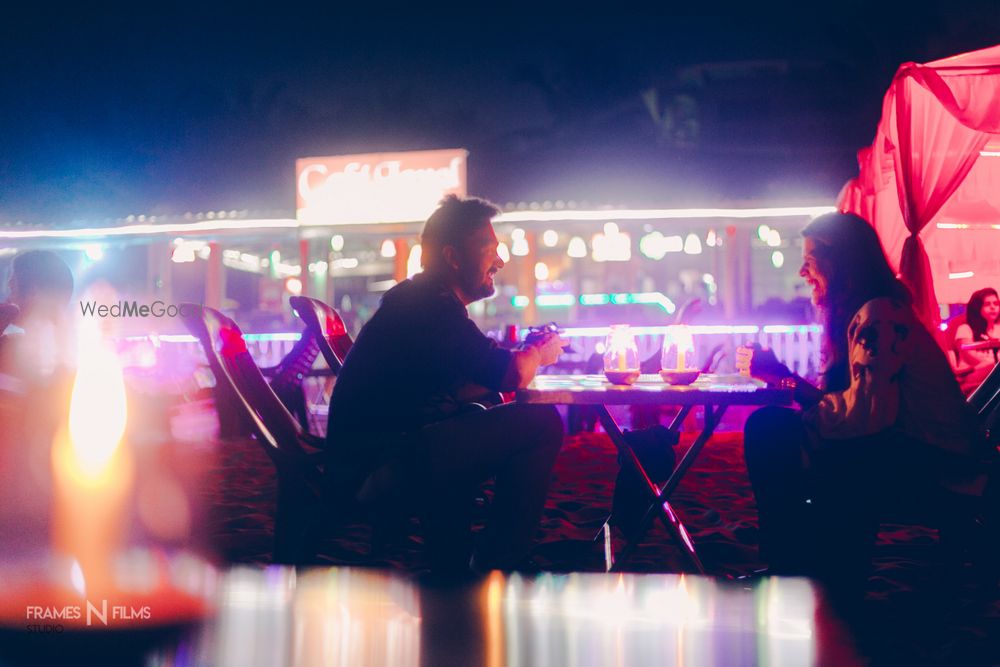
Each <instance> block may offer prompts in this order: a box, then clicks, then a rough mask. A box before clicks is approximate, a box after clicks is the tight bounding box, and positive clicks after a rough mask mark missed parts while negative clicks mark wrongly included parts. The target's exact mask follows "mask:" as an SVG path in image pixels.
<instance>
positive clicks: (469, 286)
mask: <svg viewBox="0 0 1000 667" xmlns="http://www.w3.org/2000/svg"><path fill="white" fill-rule="evenodd" d="M462 291H463V292H465V293H466V294H467V295H468V296H469V298H471V299H472V300H473V301H479V300H480V299H488V298H490V297H491V296H493V295H494V294H496V292H497V289H496V285H494V284H493V283H492V282H488V281H486V280H484V279H483V277H482V275H475V276H473V275H465V276H462Z"/></svg>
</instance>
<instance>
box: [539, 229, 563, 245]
mask: <svg viewBox="0 0 1000 667" xmlns="http://www.w3.org/2000/svg"><path fill="white" fill-rule="evenodd" d="M558 243H559V232H557V231H556V230H554V229H546V230H545V232H544V233H543V234H542V244H543V245H544V246H545V247H546V248H555V247H556V244H558Z"/></svg>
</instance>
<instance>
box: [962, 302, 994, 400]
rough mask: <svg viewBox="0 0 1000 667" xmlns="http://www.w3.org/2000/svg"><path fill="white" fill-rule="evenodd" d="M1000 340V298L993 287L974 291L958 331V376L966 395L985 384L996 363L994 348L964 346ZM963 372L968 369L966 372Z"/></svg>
mask: <svg viewBox="0 0 1000 667" xmlns="http://www.w3.org/2000/svg"><path fill="white" fill-rule="evenodd" d="M991 340H1000V298H998V297H997V291H996V290H995V289H993V288H992V287H987V288H985V289H981V290H978V291H976V292H973V293H972V296H971V297H970V298H969V303H968V305H967V306H966V308H965V324H962V325H960V326H959V327H958V329H957V330H956V331H955V349H956V350H958V358H959V366H958V371H957V372H958V375H959V377H960V378H961V379H960V382H961V384H962V391H964V392H965V393H966V394H970V393H972V391H973V390H974V389H975V388H976V387H978V386H979V385H980V384H982V382H983V380H985V379H986V376H987V375H989V374H990V371H992V370H993V367H994V366H995V365H996V363H997V353H996V352H995V351H994V350H989V349H984V350H963V349H962V346H963V345H968V344H970V343H982V342H985V341H991ZM963 371H965V372H964V373H963Z"/></svg>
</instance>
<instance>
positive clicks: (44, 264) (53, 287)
mask: <svg viewBox="0 0 1000 667" xmlns="http://www.w3.org/2000/svg"><path fill="white" fill-rule="evenodd" d="M11 269H12V274H13V276H14V279H15V280H16V282H17V290H18V292H20V293H21V294H22V295H23V296H34V295H35V294H39V293H45V294H51V295H55V296H59V297H65V299H66V301H69V299H70V297H72V296H73V272H72V271H70V269H69V265H68V264H66V262H65V261H63V258H62V257H60V256H59V255H57V254H55V253H54V252H52V251H51V250H29V251H28V252H23V253H19V254H18V255H16V256H15V257H14V262H13V264H12V265H11Z"/></svg>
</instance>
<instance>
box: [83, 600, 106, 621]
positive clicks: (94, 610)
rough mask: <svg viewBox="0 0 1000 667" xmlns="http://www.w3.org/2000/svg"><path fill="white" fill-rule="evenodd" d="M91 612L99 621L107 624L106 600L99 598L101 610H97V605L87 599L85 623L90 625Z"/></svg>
mask: <svg viewBox="0 0 1000 667" xmlns="http://www.w3.org/2000/svg"><path fill="white" fill-rule="evenodd" d="M91 614H93V615H94V616H96V617H97V620H99V621H100V622H101V624H102V625H107V624H108V601H107V600H101V611H97V607H95V606H94V605H93V603H91V601H90V600H87V625H90V621H91V619H90V615H91Z"/></svg>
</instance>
